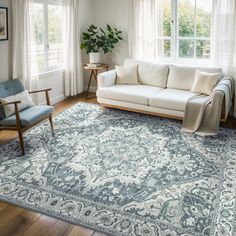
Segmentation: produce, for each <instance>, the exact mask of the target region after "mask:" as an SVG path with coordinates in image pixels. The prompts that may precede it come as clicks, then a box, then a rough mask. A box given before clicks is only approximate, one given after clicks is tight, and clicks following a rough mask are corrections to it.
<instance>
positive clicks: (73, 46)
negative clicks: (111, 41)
mask: <svg viewBox="0 0 236 236" xmlns="http://www.w3.org/2000/svg"><path fill="white" fill-rule="evenodd" d="M79 21H80V19H79V0H63V40H64V42H63V44H64V56H65V95H66V96H74V95H77V94H78V93H81V92H83V77H82V64H81V50H80V27H79V25H80V22H79Z"/></svg>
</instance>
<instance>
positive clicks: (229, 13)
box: [212, 0, 236, 117]
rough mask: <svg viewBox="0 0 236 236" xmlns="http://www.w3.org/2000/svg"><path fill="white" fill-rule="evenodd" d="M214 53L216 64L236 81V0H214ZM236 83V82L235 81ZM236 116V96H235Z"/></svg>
mask: <svg viewBox="0 0 236 236" xmlns="http://www.w3.org/2000/svg"><path fill="white" fill-rule="evenodd" d="M213 15H214V17H213V24H212V25H213V27H212V45H213V46H212V53H213V60H214V64H215V65H218V66H220V67H222V68H223V70H224V72H225V73H226V74H228V75H230V76H231V77H233V78H234V80H235V81H236V1H235V0H214V2H213ZM235 84H236V83H235ZM234 116H235V117H236V96H235V97H234Z"/></svg>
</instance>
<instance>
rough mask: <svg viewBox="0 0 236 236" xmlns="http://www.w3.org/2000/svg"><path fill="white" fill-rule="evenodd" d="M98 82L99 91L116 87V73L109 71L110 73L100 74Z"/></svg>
mask: <svg viewBox="0 0 236 236" xmlns="http://www.w3.org/2000/svg"><path fill="white" fill-rule="evenodd" d="M97 82H98V89H100V88H104V87H111V86H113V85H115V82H116V71H115V70H109V71H106V72H103V73H100V74H99V75H98V76H97Z"/></svg>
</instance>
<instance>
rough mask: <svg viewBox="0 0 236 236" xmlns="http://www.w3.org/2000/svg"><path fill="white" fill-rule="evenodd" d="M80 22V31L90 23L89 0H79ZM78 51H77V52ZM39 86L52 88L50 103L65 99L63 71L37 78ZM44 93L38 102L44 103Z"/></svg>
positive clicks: (84, 56) (83, 57) (84, 57)
mask: <svg viewBox="0 0 236 236" xmlns="http://www.w3.org/2000/svg"><path fill="white" fill-rule="evenodd" d="M79 16H80V21H79V22H78V24H80V29H81V31H84V30H85V29H86V27H87V25H89V24H91V22H92V20H91V19H92V18H91V0H80V13H79ZM78 53H79V52H78ZM82 60H83V61H85V60H86V55H85V54H84V55H82ZM39 88H40V89H41V88H52V91H51V92H50V98H51V103H52V104H55V103H57V102H59V101H62V100H64V99H65V95H64V94H65V89H64V73H63V72H61V71H59V72H56V73H49V74H47V75H43V76H41V77H40V78H39ZM44 102H45V97H44V94H42V95H40V97H39V103H44Z"/></svg>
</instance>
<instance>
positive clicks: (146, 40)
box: [129, 0, 164, 60]
mask: <svg viewBox="0 0 236 236" xmlns="http://www.w3.org/2000/svg"><path fill="white" fill-rule="evenodd" d="M163 1H164V0H130V6H129V17H130V19H129V56H130V57H132V58H135V59H144V60H153V59H155V58H157V57H162V56H163V55H164V52H163V48H164V47H163V45H162V44H163V40H161V39H160V40H158V37H162V36H163V35H162V34H163V3H164V2H163Z"/></svg>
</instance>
